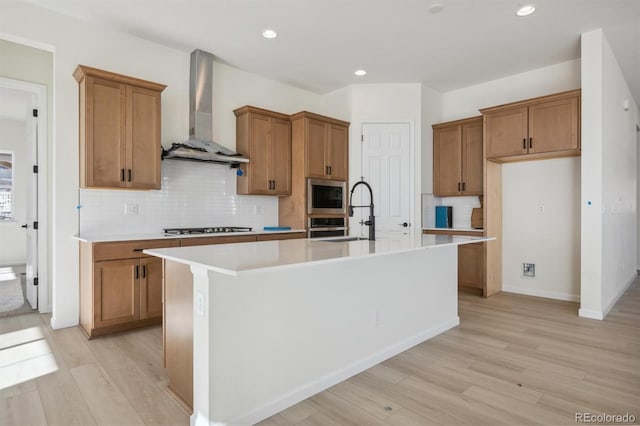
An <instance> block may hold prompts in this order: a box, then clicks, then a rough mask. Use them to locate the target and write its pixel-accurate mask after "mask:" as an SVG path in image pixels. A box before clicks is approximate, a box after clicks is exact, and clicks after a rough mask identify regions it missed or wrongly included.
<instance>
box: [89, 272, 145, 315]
mask: <svg viewBox="0 0 640 426" xmlns="http://www.w3.org/2000/svg"><path fill="white" fill-rule="evenodd" d="M94 268H95V269H94V281H93V282H94V292H93V322H94V328H100V327H107V326H111V325H117V324H124V323H128V322H131V321H135V320H137V319H138V318H140V280H139V278H138V277H139V274H140V268H139V260H138V259H127V260H109V261H105V262H96V263H95V267H94Z"/></svg>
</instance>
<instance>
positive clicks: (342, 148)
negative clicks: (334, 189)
mask: <svg viewBox="0 0 640 426" xmlns="http://www.w3.org/2000/svg"><path fill="white" fill-rule="evenodd" d="M298 120H302V121H301V122H299V123H301V126H300V125H299V126H297V127H298V128H300V132H301V133H300V134H299V135H294V139H296V140H297V139H298V138H302V139H303V140H302V141H301V144H302V145H304V149H305V157H306V161H305V165H306V170H305V177H311V178H320V179H332V180H341V181H346V180H348V179H349V123H347V122H345V121H340V120H336V119H335V118H330V117H324V116H322V115H318V114H314V113H311V112H307V111H303V112H299V113H297V114H294V115H292V116H291V121H292V122H294V123H295V122H297V121H298Z"/></svg>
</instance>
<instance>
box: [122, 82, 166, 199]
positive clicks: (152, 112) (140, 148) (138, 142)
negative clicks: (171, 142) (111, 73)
mask: <svg viewBox="0 0 640 426" xmlns="http://www.w3.org/2000/svg"><path fill="white" fill-rule="evenodd" d="M126 131H127V154H126V157H127V162H126V163H127V167H126V168H127V170H126V181H127V182H126V186H127V188H137V189H160V93H159V92H156V91H153V90H147V89H142V88H139V87H134V86H127V126H126Z"/></svg>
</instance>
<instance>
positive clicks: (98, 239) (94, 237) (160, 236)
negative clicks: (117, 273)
mask: <svg viewBox="0 0 640 426" xmlns="http://www.w3.org/2000/svg"><path fill="white" fill-rule="evenodd" d="M297 232H305V233H306V232H307V230H306V229H286V230H280V231H261V230H256V231H247V232H219V233H209V234H207V233H204V234H185V235H173V234H172V235H166V234H164V233H163V232H154V233H150V234H149V233H147V234H97V233H96V234H82V235H74V236H73V238H74V239H76V240H78V241H83V242H85V243H106V242H118V241H143V240H171V239H176V238H180V239H184V238H203V237H237V236H242V235H269V234H291V233H297Z"/></svg>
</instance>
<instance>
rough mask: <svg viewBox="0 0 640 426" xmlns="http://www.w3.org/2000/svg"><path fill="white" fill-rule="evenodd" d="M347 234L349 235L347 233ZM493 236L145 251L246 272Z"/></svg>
mask: <svg viewBox="0 0 640 426" xmlns="http://www.w3.org/2000/svg"><path fill="white" fill-rule="evenodd" d="M347 238H348V237H347ZM493 239H495V238H493V237H470V236H469V237H466V236H454V235H429V234H409V235H399V236H385V237H377V238H376V241H368V240H357V241H340V242H331V241H327V240H326V239H325V240H314V239H295V240H278V241H261V242H249V243H235V244H218V245H209V246H195V247H179V248H165V249H149V250H144V253H146V254H149V255H153V256H157V257H161V258H164V259H167V260H171V261H176V262H180V263H185V264H188V265H191V266H199V267H203V268H205V269H209V270H213V271H216V272H219V273H222V274H227V275H233V276H237V275H240V274H245V273H252V272H259V271H266V270H273V269H279V268H289V267H295V266H302V265H305V264H309V263H331V262H343V261H348V260H353V259H358V258H363V257H367V256H384V255H389V254H394V253H401V252H409V251H414V250H429V249H437V248H439V247H445V246H452V245H461V244H471V243H477V242H482V241H490V240H493Z"/></svg>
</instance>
